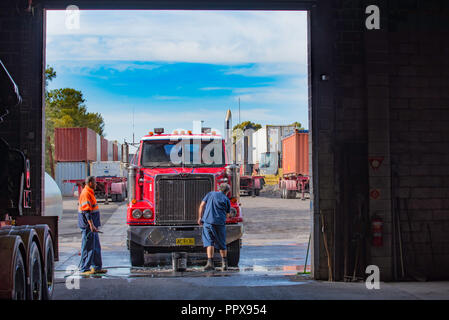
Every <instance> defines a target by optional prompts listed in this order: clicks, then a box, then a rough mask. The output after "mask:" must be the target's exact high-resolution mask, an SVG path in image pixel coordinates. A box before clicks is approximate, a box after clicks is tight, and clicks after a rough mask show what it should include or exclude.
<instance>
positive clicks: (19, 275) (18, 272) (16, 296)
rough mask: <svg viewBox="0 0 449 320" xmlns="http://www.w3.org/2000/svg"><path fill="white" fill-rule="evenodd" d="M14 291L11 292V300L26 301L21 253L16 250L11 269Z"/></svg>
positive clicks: (24, 272) (24, 275)
mask: <svg viewBox="0 0 449 320" xmlns="http://www.w3.org/2000/svg"><path fill="white" fill-rule="evenodd" d="M13 272H14V274H13V279H14V289H13V291H12V299H13V300H25V299H26V270H25V263H24V260H23V256H22V253H21V252H20V250H17V254H16V257H15V260H14V267H13Z"/></svg>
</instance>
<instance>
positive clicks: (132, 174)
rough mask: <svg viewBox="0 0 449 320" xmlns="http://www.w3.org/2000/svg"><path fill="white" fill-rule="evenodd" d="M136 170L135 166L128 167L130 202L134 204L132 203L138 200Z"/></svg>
mask: <svg viewBox="0 0 449 320" xmlns="http://www.w3.org/2000/svg"><path fill="white" fill-rule="evenodd" d="M136 169H137V167H136V166H134V165H128V202H129V204H132V201H133V200H134V199H136Z"/></svg>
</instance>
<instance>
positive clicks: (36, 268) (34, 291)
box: [28, 241, 42, 300]
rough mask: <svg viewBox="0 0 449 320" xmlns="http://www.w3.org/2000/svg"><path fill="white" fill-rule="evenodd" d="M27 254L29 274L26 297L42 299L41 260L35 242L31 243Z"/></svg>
mask: <svg viewBox="0 0 449 320" xmlns="http://www.w3.org/2000/svg"><path fill="white" fill-rule="evenodd" d="M28 255H29V260H28V261H29V264H30V265H29V266H28V270H29V273H28V274H29V276H30V283H29V286H28V299H30V300H42V261H41V255H40V253H39V247H38V246H37V244H36V242H34V241H33V243H32V244H31V248H30V251H29V252H28Z"/></svg>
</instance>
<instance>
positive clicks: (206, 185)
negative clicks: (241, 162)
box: [155, 174, 213, 225]
mask: <svg viewBox="0 0 449 320" xmlns="http://www.w3.org/2000/svg"><path fill="white" fill-rule="evenodd" d="M212 190H213V177H212V176H210V175H196V174H195V175H188V176H178V175H176V176H173V175H172V176H170V175H167V176H165V175H164V176H158V177H156V217H155V218H156V221H155V222H156V224H159V225H177V224H196V222H197V219H198V208H199V205H200V203H201V200H202V199H203V198H204V196H205V195H206V194H207V193H208V192H209V191H212Z"/></svg>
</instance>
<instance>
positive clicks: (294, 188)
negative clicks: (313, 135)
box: [279, 130, 310, 200]
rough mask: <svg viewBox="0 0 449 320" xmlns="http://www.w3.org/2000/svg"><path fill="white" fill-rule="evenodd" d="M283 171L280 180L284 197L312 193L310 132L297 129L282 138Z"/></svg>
mask: <svg viewBox="0 0 449 320" xmlns="http://www.w3.org/2000/svg"><path fill="white" fill-rule="evenodd" d="M282 149H283V153H282V166H283V168H282V169H283V173H282V177H281V178H280V180H279V189H280V190H281V198H282V199H294V198H296V194H297V193H300V194H301V199H303V200H305V194H306V193H309V194H310V187H309V185H310V177H309V132H308V131H307V130H296V131H295V132H294V133H293V134H292V135H290V136H288V137H285V138H284V139H282Z"/></svg>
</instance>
